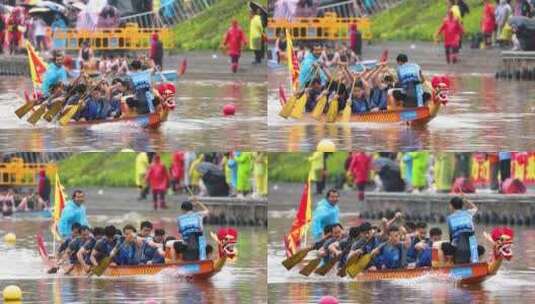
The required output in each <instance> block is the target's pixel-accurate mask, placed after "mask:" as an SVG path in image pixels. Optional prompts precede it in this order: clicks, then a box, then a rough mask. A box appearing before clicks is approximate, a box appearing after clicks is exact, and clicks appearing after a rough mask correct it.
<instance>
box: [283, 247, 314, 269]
mask: <svg viewBox="0 0 535 304" xmlns="http://www.w3.org/2000/svg"><path fill="white" fill-rule="evenodd" d="M312 250H314V248H312V247H309V248H303V249H301V250H299V251H297V252H296V253H295V254H294V255H292V256H291V257H288V258H287V259H285V260H284V261H282V265H283V266H284V267H285V268H286V269H287V270H290V269H292V268H293V267H294V266H295V265H297V264H299V262H301V261H302V260H303V259H304V258H305V257H306V256H307V254H308V253H309V252H310V251H312Z"/></svg>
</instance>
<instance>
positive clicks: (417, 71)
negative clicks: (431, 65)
mask: <svg viewBox="0 0 535 304" xmlns="http://www.w3.org/2000/svg"><path fill="white" fill-rule="evenodd" d="M396 61H397V64H398V67H397V75H398V81H399V86H400V87H401V88H402V89H404V90H405V93H404V94H402V95H403V96H401V99H402V100H403V101H404V106H405V107H409V108H414V107H422V106H423V105H424V89H423V87H422V83H423V82H424V81H425V80H424V76H423V74H422V70H421V68H420V66H419V65H418V64H416V63H409V62H408V61H409V58H408V57H407V55H405V54H399V55H398V56H397V58H396Z"/></svg>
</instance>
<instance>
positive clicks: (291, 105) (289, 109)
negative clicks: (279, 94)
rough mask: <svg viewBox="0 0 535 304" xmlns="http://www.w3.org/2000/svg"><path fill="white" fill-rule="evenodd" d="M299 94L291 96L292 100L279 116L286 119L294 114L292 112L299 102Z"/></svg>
mask: <svg viewBox="0 0 535 304" xmlns="http://www.w3.org/2000/svg"><path fill="white" fill-rule="evenodd" d="M296 95H297V94H294V95H292V96H290V99H289V100H288V102H286V103H285V104H284V105H283V106H282V110H281V111H280V112H279V115H280V116H282V117H284V118H288V117H289V116H290V114H291V113H292V110H293V108H294V106H295V103H296V101H297V97H296Z"/></svg>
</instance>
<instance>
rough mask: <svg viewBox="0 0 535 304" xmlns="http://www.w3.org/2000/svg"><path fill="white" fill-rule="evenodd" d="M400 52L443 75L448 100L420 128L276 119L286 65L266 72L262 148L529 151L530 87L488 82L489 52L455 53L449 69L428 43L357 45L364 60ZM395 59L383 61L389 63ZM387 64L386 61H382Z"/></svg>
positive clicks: (532, 139) (492, 66) (534, 126)
mask: <svg viewBox="0 0 535 304" xmlns="http://www.w3.org/2000/svg"><path fill="white" fill-rule="evenodd" d="M383 49H390V57H395V56H396V54H397V53H398V52H405V53H407V54H408V55H409V60H414V61H415V62H417V63H420V64H421V65H422V69H423V71H424V73H426V75H436V74H440V75H448V76H449V77H450V82H451V88H450V100H449V103H448V104H447V106H446V107H445V108H442V109H441V110H440V112H439V115H438V116H437V117H436V118H435V119H433V120H432V121H431V122H430V123H429V124H428V125H426V126H425V127H423V128H410V127H406V126H404V125H401V124H378V123H377V124H374V123H351V124H341V123H340V124H329V125H322V124H319V123H314V122H312V123H310V122H308V123H307V122H301V121H296V120H294V119H288V120H286V119H284V118H282V117H280V116H279V115H278V113H279V111H280V109H281V106H280V102H279V97H278V94H279V91H278V90H279V86H280V85H281V84H282V85H283V87H284V88H285V90H286V95H288V94H289V93H288V92H289V91H288V83H289V82H288V70H287V68H283V67H279V68H269V69H268V90H269V92H268V124H269V133H270V135H269V136H270V143H269V148H270V150H272V151H299V150H307V151H310V150H314V149H315V146H316V145H317V143H318V142H319V141H320V140H322V139H324V138H328V139H330V140H332V141H333V142H334V143H336V146H337V148H338V149H344V150H355V149H358V150H367V151H377V150H388V151H399V150H416V149H433V150H443V151H444V150H446V151H490V150H499V149H502V150H503V149H516V150H522V149H530V148H532V147H533V145H534V144H535V135H534V134H535V120H534V117H535V86H534V85H533V82H530V81H508V80H496V79H495V78H494V72H495V71H496V69H497V66H498V64H497V61H499V60H500V59H499V55H497V52H496V51H492V52H490V51H489V52H484V51H479V50H463V53H464V54H462V55H461V60H463V61H462V62H461V63H460V64H459V65H457V66H447V65H445V64H443V62H442V60H443V59H442V57H441V56H443V55H442V51H441V49H439V48H438V46H433V45H429V44H423V43H422V44H419V45H410V46H409V45H408V44H407V43H390V44H385V45H375V46H370V47H365V49H364V51H365V52H366V53H365V58H366V59H371V58H378V56H379V54H380V52H381V51H382V50H383ZM394 60H395V58H394V59H393V58H391V59H390V62H392V61H394ZM390 65H391V66H392V65H393V64H390Z"/></svg>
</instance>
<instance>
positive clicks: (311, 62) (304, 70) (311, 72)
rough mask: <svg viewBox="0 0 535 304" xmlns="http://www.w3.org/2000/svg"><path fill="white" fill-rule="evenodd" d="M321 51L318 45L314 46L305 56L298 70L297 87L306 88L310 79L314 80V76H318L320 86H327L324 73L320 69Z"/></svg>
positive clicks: (326, 78)
mask: <svg viewBox="0 0 535 304" xmlns="http://www.w3.org/2000/svg"><path fill="white" fill-rule="evenodd" d="M321 53H322V49H321V46H319V45H314V47H312V49H311V50H310V51H308V52H307V53H306V54H305V57H304V58H303V61H301V64H300V65H301V66H300V69H299V87H300V88H302V89H303V88H306V87H307V86H308V85H309V83H310V82H311V81H312V79H314V78H316V74H319V75H320V80H321V85H322V86H325V85H326V84H327V80H328V77H327V75H326V74H325V72H324V71H323V70H322V69H321V68H320V66H321V62H320V61H319V58H320V56H321Z"/></svg>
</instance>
